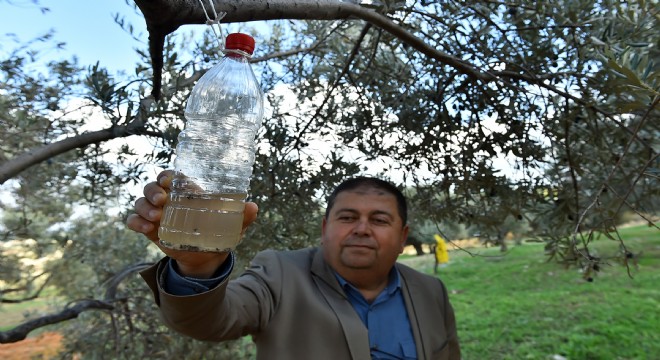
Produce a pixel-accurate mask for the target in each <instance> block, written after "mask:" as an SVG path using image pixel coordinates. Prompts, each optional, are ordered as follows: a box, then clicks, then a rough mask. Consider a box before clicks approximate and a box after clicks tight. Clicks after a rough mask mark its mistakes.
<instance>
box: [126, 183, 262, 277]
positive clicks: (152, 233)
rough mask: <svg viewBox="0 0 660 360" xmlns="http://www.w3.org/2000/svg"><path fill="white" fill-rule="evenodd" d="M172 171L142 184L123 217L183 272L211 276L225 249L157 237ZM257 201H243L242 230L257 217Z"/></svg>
mask: <svg viewBox="0 0 660 360" xmlns="http://www.w3.org/2000/svg"><path fill="white" fill-rule="evenodd" d="M173 175H174V172H173V171H171V170H165V171H163V172H161V173H160V174H158V177H157V178H156V181H155V182H151V183H149V184H147V185H146V186H145V187H144V197H141V198H139V199H137V200H136V201H135V214H131V215H129V216H128V218H127V219H126V226H128V228H129V229H131V230H133V231H135V232H139V233H142V234H144V235H145V236H146V237H147V238H149V240H151V241H152V242H153V243H154V244H156V245H157V246H158V247H159V248H160V249H161V250H162V251H163V252H164V253H165V254H166V255H167V256H169V257H171V258H172V259H174V260H176V262H177V265H178V267H179V271H180V272H181V274H182V275H184V276H190V277H195V278H208V277H211V276H212V275H213V274H214V273H215V271H216V270H217V269H218V267H220V265H221V264H222V263H223V262H224V261H225V259H227V256H228V255H229V253H227V252H223V253H213V252H193V251H181V250H173V249H169V248H166V247H164V246H162V245H161V244H160V242H159V239H158V227H159V226H160V218H161V215H162V214H163V206H164V205H165V201H166V200H167V196H168V192H169V190H170V187H171V184H172V176H173ZM258 210H259V209H258V207H257V204H255V203H253V202H247V203H245V210H244V212H243V232H245V229H246V228H247V227H248V226H249V225H250V224H252V223H253V222H254V220H256V218H257V212H258Z"/></svg>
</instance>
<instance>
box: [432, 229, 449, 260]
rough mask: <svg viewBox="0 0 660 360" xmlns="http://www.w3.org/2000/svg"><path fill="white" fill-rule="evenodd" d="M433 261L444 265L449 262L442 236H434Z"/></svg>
mask: <svg viewBox="0 0 660 360" xmlns="http://www.w3.org/2000/svg"><path fill="white" fill-rule="evenodd" d="M433 237H434V238H435V261H436V263H438V264H444V263H448V262H449V253H448V252H447V245H446V244H445V240H444V239H443V238H442V236H440V235H438V234H435V235H433Z"/></svg>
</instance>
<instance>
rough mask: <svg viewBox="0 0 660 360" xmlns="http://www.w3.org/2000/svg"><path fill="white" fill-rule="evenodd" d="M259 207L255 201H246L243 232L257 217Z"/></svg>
mask: <svg viewBox="0 0 660 360" xmlns="http://www.w3.org/2000/svg"><path fill="white" fill-rule="evenodd" d="M258 212H259V207H258V206H257V204H255V203H253V202H246V203H245V210H243V232H245V229H247V227H248V226H250V224H252V223H253V222H254V221H255V220H256V219H257V213H258Z"/></svg>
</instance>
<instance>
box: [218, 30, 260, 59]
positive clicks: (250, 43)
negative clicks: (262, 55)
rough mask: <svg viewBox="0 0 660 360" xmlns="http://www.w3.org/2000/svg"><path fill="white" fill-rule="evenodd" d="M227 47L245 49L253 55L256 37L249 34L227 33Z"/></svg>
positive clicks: (228, 48)
mask: <svg viewBox="0 0 660 360" xmlns="http://www.w3.org/2000/svg"><path fill="white" fill-rule="evenodd" d="M225 49H227V50H230V49H234V50H243V51H245V52H246V53H248V54H250V55H252V52H253V51H254V38H253V37H252V36H250V35H248V34H243V33H231V34H229V35H227V41H226V43H225Z"/></svg>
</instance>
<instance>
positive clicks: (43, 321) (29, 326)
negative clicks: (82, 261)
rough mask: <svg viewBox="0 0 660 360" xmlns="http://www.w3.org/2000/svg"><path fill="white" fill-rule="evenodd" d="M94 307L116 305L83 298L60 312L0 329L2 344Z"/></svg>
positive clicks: (101, 307) (109, 307)
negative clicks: (13, 326) (7, 328)
mask: <svg viewBox="0 0 660 360" xmlns="http://www.w3.org/2000/svg"><path fill="white" fill-rule="evenodd" d="M93 309H101V310H112V309H114V306H112V305H111V304H110V303H108V302H106V301H101V300H82V301H80V302H79V303H78V304H76V305H75V306H73V307H70V308H66V309H64V310H62V311H60V312H59V313H55V314H51V315H46V316H42V317H40V318H37V319H34V320H30V321H27V322H24V323H23V324H21V325H19V326H17V327H15V328H13V329H11V330H7V331H0V344H7V343H13V342H17V341H21V340H24V339H25V338H26V337H27V335H28V334H29V333H30V332H31V331H32V330H35V329H38V328H40V327H44V326H47V325H52V324H57V323H60V322H62V321H66V320H70V319H74V318H77V317H78V315H80V313H82V312H83V311H87V310H93Z"/></svg>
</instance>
